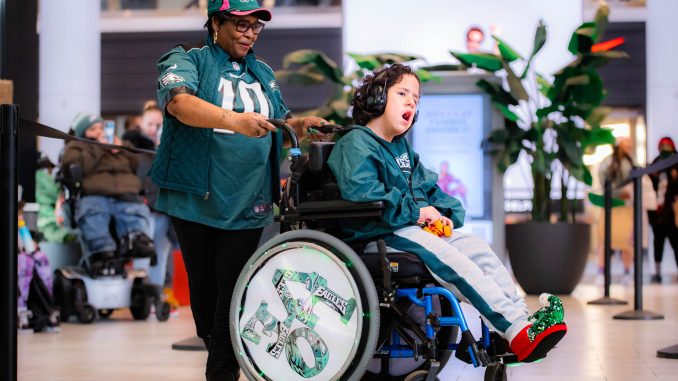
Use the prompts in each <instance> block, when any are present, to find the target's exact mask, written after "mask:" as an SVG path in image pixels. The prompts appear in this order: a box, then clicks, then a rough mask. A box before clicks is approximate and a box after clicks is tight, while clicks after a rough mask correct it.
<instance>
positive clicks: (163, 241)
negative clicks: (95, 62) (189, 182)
mask: <svg viewBox="0 0 678 381" xmlns="http://www.w3.org/2000/svg"><path fill="white" fill-rule="evenodd" d="M162 121H163V115H162V110H161V109H160V108H159V107H158V103H157V101H155V100H149V101H146V102H144V106H143V109H142V112H141V125H140V129H139V130H130V131H127V132H125V134H123V136H122V140H123V141H124V142H126V143H129V144H130V145H131V146H133V147H136V148H142V149H146V150H152V151H155V149H156V147H157V144H158V143H159V138H160V131H161V127H162ZM152 163H153V156H152V155H150V154H140V155H139V167H138V169H137V175H138V176H139V179H140V180H141V186H142V195H143V196H144V198H145V200H146V205H148V207H149V208H150V210H151V221H152V226H153V229H152V230H153V244H154V245H155V250H156V253H157V257H158V260H157V263H156V265H155V266H151V267H150V268H149V278H150V281H151V283H152V284H155V285H158V286H161V287H162V288H163V294H164V297H165V300H166V301H167V302H168V303H169V304H170V306H171V307H172V310H173V313H174V314H176V313H177V312H178V311H177V307H179V302H178V300H177V299H176V297H175V296H174V291H173V290H172V275H173V268H174V266H173V261H172V258H171V253H172V250H173V248H175V247H176V246H178V242H176V233H174V229H173V228H172V224H171V220H170V217H169V216H168V215H167V214H165V213H162V212H159V211H157V210H155V203H156V201H157V199H158V192H159V188H158V186H157V185H156V184H155V183H154V182H153V180H152V179H151V178H150V177H149V176H148V171H149V170H150V168H151V164H152Z"/></svg>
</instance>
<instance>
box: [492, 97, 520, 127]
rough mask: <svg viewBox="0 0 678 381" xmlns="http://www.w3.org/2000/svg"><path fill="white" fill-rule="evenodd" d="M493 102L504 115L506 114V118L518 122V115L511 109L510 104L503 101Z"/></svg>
mask: <svg viewBox="0 0 678 381" xmlns="http://www.w3.org/2000/svg"><path fill="white" fill-rule="evenodd" d="M492 104H493V105H494V106H495V107H496V108H498V109H499V111H501V113H502V115H504V118H506V119H508V120H510V121H513V122H516V121H518V119H519V118H518V115H516V114H515V113H514V112H513V111H511V110H509V108H508V105H506V104H504V103H501V102H492Z"/></svg>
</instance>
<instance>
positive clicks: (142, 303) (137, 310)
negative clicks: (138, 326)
mask: <svg viewBox="0 0 678 381" xmlns="http://www.w3.org/2000/svg"><path fill="white" fill-rule="evenodd" d="M129 310H130V312H132V317H133V318H134V320H146V318H147V317H148V315H149V314H150V313H151V298H150V297H148V295H146V293H145V292H144V290H143V289H142V288H141V287H133V288H132V303H131V305H130V306H129Z"/></svg>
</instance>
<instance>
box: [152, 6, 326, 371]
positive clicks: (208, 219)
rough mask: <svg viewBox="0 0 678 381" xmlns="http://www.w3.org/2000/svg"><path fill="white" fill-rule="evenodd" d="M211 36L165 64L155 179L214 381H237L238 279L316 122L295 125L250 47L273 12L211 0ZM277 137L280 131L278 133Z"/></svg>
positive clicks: (160, 86)
mask: <svg viewBox="0 0 678 381" xmlns="http://www.w3.org/2000/svg"><path fill="white" fill-rule="evenodd" d="M207 7H208V8H207V14H208V18H207V22H206V23H205V27H207V35H206V36H205V39H204V40H202V41H198V42H193V43H186V44H181V45H179V46H177V47H175V48H174V49H172V50H170V51H169V52H167V53H166V54H164V55H163V56H162V57H161V58H160V60H159V62H158V71H159V76H158V100H159V105H160V108H161V109H162V110H163V111H164V113H165V118H164V121H163V129H162V135H161V137H160V145H159V146H158V151H157V155H156V157H155V161H154V162H153V166H152V168H151V172H150V175H151V177H152V178H153V181H154V182H155V183H156V184H158V186H159V187H160V193H159V195H158V201H157V203H156V210H158V211H161V212H163V213H167V214H169V215H170V216H171V218H172V224H173V225H174V228H175V230H176V232H177V237H178V239H179V245H180V247H181V253H182V256H183V259H184V263H185V264H186V270H187V274H188V282H189V292H190V297H191V310H192V313H193V319H194V321H195V326H196V331H197V334H198V336H199V337H200V338H202V339H203V340H204V342H205V345H206V346H207V348H208V356H207V364H206V366H205V368H206V369H205V375H206V378H207V380H210V381H216V380H219V381H221V380H236V379H238V375H239V365H238V362H237V359H236V355H235V354H234V353H233V347H232V345H231V340H230V334H229V327H230V322H229V306H230V301H231V295H232V294H233V288H234V286H235V282H236V280H237V278H238V275H239V274H240V272H241V270H242V268H243V266H244V264H245V263H246V262H247V260H248V259H249V257H250V256H251V255H252V254H253V253H254V251H255V250H256V248H257V245H258V242H259V239H260V237H261V233H262V231H263V228H264V227H265V226H267V225H269V224H270V223H272V221H273V202H274V201H275V202H277V201H278V200H279V196H280V194H279V192H280V179H279V175H278V171H279V164H278V163H279V162H278V155H279V154H280V150H281V148H282V145H283V136H282V131H279V132H276V128H275V127H274V126H273V125H272V124H271V123H269V122H268V121H267V119H268V118H275V119H287V123H288V124H289V125H291V126H292V127H293V128H294V129H295V130H296V131H297V134H298V135H299V138H300V139H302V138H304V135H305V131H306V128H307V127H311V126H318V125H320V124H321V123H325V121H324V120H323V119H321V118H318V117H304V118H289V117H288V116H289V111H288V109H287V107H286V106H285V103H284V101H283V99H282V94H281V92H280V88H279V87H278V85H277V83H276V81H275V76H274V73H273V70H271V68H270V67H269V66H268V65H266V64H265V63H263V62H262V61H260V60H259V59H257V57H256V56H255V54H254V51H253V50H252V47H253V45H254V44H255V43H256V41H257V39H258V38H259V37H260V36H261V33H262V31H263V29H264V26H265V24H264V23H263V22H262V21H269V20H271V13H270V12H269V11H268V10H267V9H265V8H261V7H259V5H258V3H257V2H256V1H251V0H230V1H226V0H210V1H208V5H207ZM274 132H275V133H274Z"/></svg>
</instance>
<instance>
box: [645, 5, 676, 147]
mask: <svg viewBox="0 0 678 381" xmlns="http://www.w3.org/2000/svg"><path fill="white" fill-rule="evenodd" d="M676 15H678V1H666V0H648V1H647V23H646V46H647V142H648V151H647V152H648V159H649V160H653V159H654V158H655V157H656V156H657V153H658V152H657V142H658V141H659V139H661V138H662V137H663V136H670V137H671V138H673V140H674V141H676V142H678V118H676V115H677V114H676V111H677V110H678V74H677V73H676V62H678V49H675V45H676V41H678V28H676V25H675V24H676Z"/></svg>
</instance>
